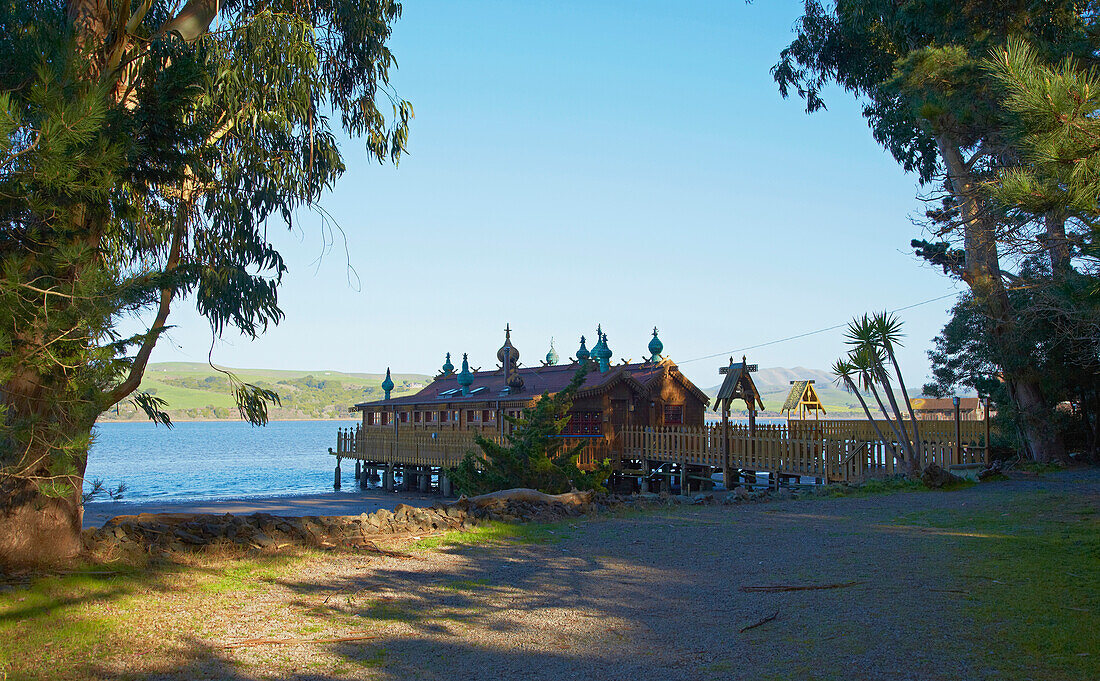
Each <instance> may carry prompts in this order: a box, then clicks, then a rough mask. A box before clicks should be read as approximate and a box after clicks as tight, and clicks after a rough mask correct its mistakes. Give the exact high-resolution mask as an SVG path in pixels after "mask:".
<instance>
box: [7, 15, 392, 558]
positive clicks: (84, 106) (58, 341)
mask: <svg viewBox="0 0 1100 681" xmlns="http://www.w3.org/2000/svg"><path fill="white" fill-rule="evenodd" d="M400 13H401V6H400V4H399V3H398V2H395V1H393V0H363V1H353V0H185V1H184V0H69V1H67V2H66V1H65V0H36V1H35V2H29V3H28V2H26V1H25V0H0V260H2V262H0V315H2V317H0V390H2V392H0V411H2V413H0V561H7V562H35V561H44V560H51V559H55V558H60V557H65V556H69V555H72V554H73V553H74V552H76V551H77V549H78V547H79V532H80V529H81V519H82V509H81V497H80V491H81V485H82V478H83V474H84V470H85V466H86V461H87V453H88V446H89V443H90V440H91V429H92V426H93V424H94V423H95V421H96V419H97V417H98V416H99V414H101V413H102V412H103V411H104V410H106V409H108V408H110V407H111V406H113V405H115V404H117V403H118V402H119V401H121V400H125V399H132V400H134V401H135V402H136V403H137V404H138V405H139V406H140V407H141V408H142V409H144V410H145V411H146V413H148V414H149V416H150V417H152V418H153V419H154V420H156V421H158V422H160V423H164V424H168V423H169V420H168V418H167V416H166V415H165V414H164V412H163V410H162V409H161V407H162V406H163V403H162V402H161V401H160V400H158V399H157V398H156V397H155V396H153V395H150V394H146V393H142V392H141V391H140V390H139V386H140V383H141V378H142V375H143V373H144V371H145V368H146V364H147V362H148V360H149V356H150V353H151V352H152V350H153V347H154V345H155V344H156V342H157V340H158V339H159V338H160V337H161V336H162V335H163V333H164V332H165V330H167V329H168V328H170V327H169V324H168V319H169V315H170V313H171V311H172V308H173V306H178V305H179V304H181V303H182V302H183V301H184V300H186V299H191V300H193V302H194V305H195V306H196V307H197V309H198V311H199V312H200V313H201V314H203V315H204V316H205V317H206V318H207V319H208V320H209V322H210V326H211V330H212V333H213V334H215V335H216V334H221V333H222V332H223V331H225V330H226V329H229V328H234V329H236V330H238V331H240V332H241V333H243V334H244V335H246V336H252V337H254V336H256V335H257V334H259V333H262V332H263V330H264V329H266V328H267V327H268V326H269V325H271V324H276V323H278V322H279V321H280V320H281V319H282V316H283V313H282V311H281V310H280V309H279V305H278V297H277V292H278V286H279V282H280V279H281V277H282V275H283V273H284V271H285V269H286V267H285V264H284V262H283V259H282V258H281V257H280V255H279V253H278V252H277V251H276V250H275V249H274V248H273V246H272V244H271V243H270V241H269V239H268V237H267V228H268V222H269V220H270V219H275V220H279V221H282V222H285V224H287V225H294V224H296V211H297V210H298V209H300V208H309V207H310V206H315V205H316V204H317V202H318V201H319V200H320V199H321V196H322V193H323V192H324V191H325V190H326V189H327V188H329V187H331V186H332V185H333V183H334V182H335V181H336V179H337V178H338V177H339V176H340V175H341V173H342V172H343V171H344V164H343V161H342V159H341V153H340V149H339V148H338V146H337V139H336V134H335V131H336V130H337V129H338V128H342V129H343V130H345V131H346V132H347V133H349V134H350V135H352V136H353V137H360V138H363V139H364V140H365V145H366V151H367V154H368V155H369V156H370V157H372V158H374V159H376V160H377V161H379V162H386V161H392V162H396V161H397V160H398V159H399V157H400V154H401V152H402V150H403V148H404V145H405V141H406V137H407V132H408V123H409V119H410V118H411V116H412V109H411V107H410V105H409V104H408V103H407V102H405V101H403V100H401V99H400V98H399V97H397V96H396V94H395V93H394V92H393V91H392V88H391V86H390V84H389V83H390V73H391V70H392V69H393V68H395V62H394V57H393V55H392V54H391V52H390V50H389V48H388V47H387V41H388V39H389V38H390V32H391V26H392V24H393V22H394V21H395V20H396V19H397V18H398V17H399V16H400ZM131 316H141V318H142V319H146V320H149V319H151V323H149V325H148V329H147V330H146V331H144V332H141V333H138V334H135V335H124V334H123V333H121V332H120V330H119V329H120V325H119V323H120V321H122V320H124V319H125V318H127V317H131ZM234 391H235V395H236V398H237V402H238V406H239V408H240V411H241V415H242V417H244V418H245V419H247V420H248V421H250V422H252V423H254V424H262V423H264V422H265V420H266V415H267V412H266V405H267V404H268V403H270V402H272V401H273V400H276V399H277V395H275V394H274V393H271V392H269V391H265V390H261V389H259V388H257V387H255V386H249V385H245V384H243V383H241V382H239V381H235V382H234Z"/></svg>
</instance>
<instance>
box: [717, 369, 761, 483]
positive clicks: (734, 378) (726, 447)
mask: <svg viewBox="0 0 1100 681" xmlns="http://www.w3.org/2000/svg"><path fill="white" fill-rule="evenodd" d="M756 370H757V365H755V364H749V363H748V358H747V357H745V356H742V357H741V361H740V362H734V361H733V358H732V357H730V363H729V366H724V367H721V368H719V369H718V373H719V374H725V376H726V378H725V379H724V380H723V381H722V385H721V387H719V388H718V396H717V397H715V398H714V402H715V408H717V409H720V410H721V412H722V451H723V452H724V455H723V458H724V460H725V464H724V465H723V470H722V475H723V478H722V479H723V480H726V481H732V480H734V479H735V477H734V474H733V471H732V470H731V469H730V466H729V460H730V405H731V404H732V403H733V401H734V400H744V402H745V407H746V408H747V409H748V412H749V437H750V438H753V437H755V435H756V408H757V406H759V407H760V410H761V411H763V409H764V401H763V400H761V399H760V391H759V390H757V389H756V384H755V383H754V382H753V380H752V373H753V372H754V371H756ZM750 447H752V448H753V449H755V447H756V441H755V440H751V445H750ZM728 486H729V483H728V482H727V487H728Z"/></svg>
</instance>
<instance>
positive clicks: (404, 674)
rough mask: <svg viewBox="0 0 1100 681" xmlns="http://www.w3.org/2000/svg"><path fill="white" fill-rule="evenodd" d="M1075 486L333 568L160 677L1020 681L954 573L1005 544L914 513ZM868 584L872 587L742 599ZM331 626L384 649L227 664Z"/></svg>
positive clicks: (971, 492)
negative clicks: (997, 665) (964, 548)
mask: <svg viewBox="0 0 1100 681" xmlns="http://www.w3.org/2000/svg"><path fill="white" fill-rule="evenodd" d="M1059 489H1062V490H1069V489H1072V490H1074V491H1075V492H1085V493H1086V494H1088V495H1090V496H1091V497H1092V498H1096V499H1100V471H1084V472H1070V473H1062V474H1058V475H1050V476H1045V477H1043V478H1032V479H1024V480H1013V481H1007V482H993V483H985V484H982V485H979V486H976V487H973V488H970V489H966V490H962V491H957V492H952V493H904V494H892V495H882V496H874V497H866V498H840V499H817V498H815V499H802V500H793V501H784V502H776V503H767V504H751V505H741V506H733V507H725V506H689V507H679V508H672V509H668V510H660V511H654V512H647V513H642V514H633V515H631V516H629V517H619V518H615V517H603V518H596V519H589V520H582V521H579V522H576V523H573V524H568V523H566V524H563V525H562V526H561V527H560V528H557V529H556V534H555V535H554V536H555V537H557V536H561V539H560V540H559V541H552V542H549V543H543V544H482V545H471V546H458V547H448V548H439V549H435V550H431V551H427V552H416V553H415V556H416V557H414V558H412V559H398V558H378V557H372V558H370V559H369V560H368V559H365V558H364V557H362V556H336V557H332V558H329V559H325V560H321V559H318V560H316V561H311V562H310V563H309V564H308V565H307V566H305V567H303V568H302V569H300V570H298V571H297V572H296V573H295V574H293V575H291V576H290V577H289V578H284V579H280V580H278V583H276V584H273V585H272V587H271V589H270V590H268V591H265V592H263V593H257V594H255V595H254V596H250V597H249V598H247V599H244V600H242V601H239V602H238V603H237V604H236V606H235V613H236V614H235V621H234V622H233V623H232V624H230V625H226V626H218V627H214V628H213V629H211V628H207V629H204V630H201V631H198V632H196V636H195V637H194V639H193V640H192V643H191V644H190V645H191V646H192V647H191V649H189V650H181V651H180V657H179V660H178V663H174V664H173V665H171V666H170V667H168V668H161V669H160V670H159V671H150V673H149V674H147V675H144V676H142V678H196V677H205V678H231V679H260V678H278V679H303V680H304V679H319V678H340V679H344V678H365V679H448V680H452V679H601V680H609V681H611V680H618V679H623V680H626V679H631V680H638V679H662V680H670V679H874V680H879V679H890V680H895V679H897V680H901V679H913V680H921V681H935V680H944V681H946V680H954V679H958V680H973V679H987V678H989V679H992V678H1003V677H998V676H997V674H996V672H995V671H994V670H993V669H990V668H987V667H986V666H985V665H984V664H983V660H982V657H981V655H982V652H983V650H984V648H983V646H982V644H981V639H982V632H981V631H978V630H977V625H976V624H975V623H974V622H972V621H970V620H969V618H968V617H967V615H966V613H965V607H964V606H965V596H964V595H962V594H961V593H959V591H958V590H960V589H961V588H962V587H964V586H965V583H961V582H960V579H961V578H960V576H959V570H958V569H957V566H955V565H953V562H954V558H953V555H954V554H953V551H952V549H953V548H954V547H956V546H958V545H959V544H960V543H961V542H974V541H988V539H987V538H983V537H982V536H975V535H974V534H972V533H970V534H968V533H965V532H952V531H949V530H937V529H933V528H929V527H921V526H916V525H908V524H906V522H905V520H906V519H905V516H906V514H909V513H912V512H915V511H925V510H936V509H960V510H967V511H983V510H994V509H999V508H1003V505H1004V504H1005V503H1007V502H1009V501H1010V500H1011V499H1013V498H1017V497H1016V495H1018V494H1020V493H1021V492H1027V491H1031V490H1035V491H1038V490H1045V491H1057V490H1059ZM850 581H860V582H862V583H861V584H858V585H855V586H850V587H847V588H837V589H832V590H816V591H795V592H783V593H759V592H755V593H754V592H749V593H746V592H743V591H741V587H742V586H758V585H774V584H789V585H809V584H828V583H840V582H850ZM951 589H955V590H956V591H950V590H951ZM322 611H323V613H324V617H325V618H326V619H325V620H324V621H325V622H326V623H327V625H326V630H325V631H323V632H317V633H312V634H309V636H316V637H322V636H324V637H336V636H349V635H353V634H366V635H370V636H375V637H376V638H373V639H370V640H366V641H356V642H346V643H330V644H323V645H319V644H312V645H305V646H257V647H249V648H237V649H233V650H221V649H218V648H217V647H216V644H217V643H224V642H225V641H232V640H237V639H242V638H250V637H257V636H274V637H280V636H302V635H303V634H302V632H301V631H300V630H299V631H297V632H296V631H295V629H294V628H293V626H291V625H290V624H288V621H287V620H288V618H290V619H293V618H295V617H298V616H299V615H296V614H295V613H303V612H311V613H313V614H314V615H316V614H317V613H320V612H322ZM775 613H778V616H777V617H776V619H775V620H774V621H771V622H768V623H766V624H763V625H761V626H759V627H756V628H754V629H751V630H749V631H745V632H743V633H742V632H741V631H740V630H741V629H742V628H743V627H746V626H748V625H750V624H753V623H756V622H759V621H760V620H762V619H764V618H766V617H769V616H771V615H773V614H775ZM130 670H131V671H133V667H130ZM105 671H106V670H105Z"/></svg>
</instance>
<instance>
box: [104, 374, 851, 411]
mask: <svg viewBox="0 0 1100 681" xmlns="http://www.w3.org/2000/svg"><path fill="white" fill-rule="evenodd" d="M229 370H230V371H232V372H233V373H234V374H236V375H237V376H238V377H239V378H240V379H241V380H243V381H245V382H247V383H254V384H256V385H259V386H261V387H263V388H267V389H270V390H274V391H275V392H277V393H278V394H279V398H280V399H281V400H282V405H281V406H277V407H272V409H271V411H270V415H271V418H272V419H273V420H280V419H342V418H348V412H347V409H348V407H350V406H351V405H353V404H355V403H357V402H367V401H370V400H380V399H382V396H383V392H382V379H383V378H385V375H384V374H358V373H344V372H340V371H325V370H317V371H284V370H279V369H229ZM752 376H753V380H754V381H755V382H756V386H757V387H758V388H759V389H760V391H761V392H762V393H763V397H764V407H765V411H767V412H774V413H778V411H779V408H780V407H781V406H783V401H784V400H785V399H786V398H787V393H788V392H789V391H790V382H791V381H795V380H807V379H808V380H813V381H815V383H814V388H816V389H817V392H818V394H819V395H820V396H821V399H822V401H823V402H824V403H825V409H826V410H827V412H828V413H827V415H828V416H837V417H841V418H844V417H853V416H862V415H863V410H862V408H861V407H860V406H859V402H858V401H857V400H856V398H855V397H854V396H853V395H850V394H848V393H847V392H845V391H844V390H841V389H839V388H837V387H835V386H834V385H833V379H832V376H831V375H830V374H829V373H828V372H826V371H822V370H820V369H807V368H805V367H794V368H792V369H787V368H783V367H772V368H768V369H761V370H760V371H758V372H756V373H754V374H753V375H752ZM393 382H394V386H395V387H394V390H393V393H392V395H393V396H394V397H397V396H399V395H407V394H409V393H414V392H416V391H418V390H420V389H421V388H423V387H424V386H425V385H427V384H428V383H429V382H431V377H430V376H425V375H423V374H394V375H393ZM718 388H719V386H717V385H715V386H712V387H710V388H708V389H706V390H704V392H706V394H707V395H708V396H710V398H711V399H712V400H713V399H714V396H715V395H717V394H718ZM141 389H142V390H146V391H148V392H150V393H152V394H154V395H156V396H157V397H159V398H161V399H163V400H166V401H167V402H168V407H167V411H168V413H169V415H170V416H171V417H172V418H173V419H175V420H177V421H186V420H207V419H218V420H237V419H239V418H240V415H239V414H238V413H237V408H236V406H235V404H234V403H233V395H232V394H231V391H230V387H229V379H228V378H227V377H226V376H225V374H222V373H220V372H218V371H215V370H214V369H211V368H210V366H209V365H208V364H205V363H202V362H161V363H154V364H150V365H149V368H148V369H147V370H146V372H145V378H144V379H143V380H142V382H141ZM742 411H743V410H742ZM735 413H739V412H737V411H735ZM100 420H102V421H142V420H146V417H145V414H144V413H142V412H140V411H138V410H137V409H136V407H134V405H133V404H132V403H130V402H124V403H122V404H120V405H119V408H118V411H117V413H116V412H115V410H112V411H110V412H108V413H107V414H104V415H103V416H102V417H100Z"/></svg>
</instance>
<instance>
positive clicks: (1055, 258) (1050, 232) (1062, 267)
mask: <svg viewBox="0 0 1100 681" xmlns="http://www.w3.org/2000/svg"><path fill="white" fill-rule="evenodd" d="M1043 224H1044V226H1045V227H1046V232H1047V233H1046V246H1047V251H1048V252H1049V253H1050V271H1051V272H1052V273H1053V274H1054V276H1055V277H1058V276H1061V275H1064V274H1065V273H1067V272H1069V271H1070V265H1071V260H1072V258H1073V255H1072V252H1071V250H1070V245H1069V238H1068V237H1067V236H1066V218H1065V217H1064V216H1061V215H1054V214H1047V215H1045V216H1043Z"/></svg>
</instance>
